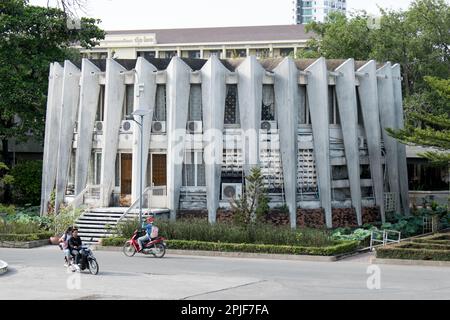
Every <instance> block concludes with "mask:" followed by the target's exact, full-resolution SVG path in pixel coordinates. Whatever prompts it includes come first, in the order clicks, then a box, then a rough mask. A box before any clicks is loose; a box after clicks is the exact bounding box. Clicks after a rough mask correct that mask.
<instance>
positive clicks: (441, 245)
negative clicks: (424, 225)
mask: <svg viewBox="0 0 450 320" xmlns="http://www.w3.org/2000/svg"><path fill="white" fill-rule="evenodd" d="M401 247H402V248H408V249H430V250H450V244H446V243H428V242H426V243H422V242H411V243H404V244H402V246H401Z"/></svg>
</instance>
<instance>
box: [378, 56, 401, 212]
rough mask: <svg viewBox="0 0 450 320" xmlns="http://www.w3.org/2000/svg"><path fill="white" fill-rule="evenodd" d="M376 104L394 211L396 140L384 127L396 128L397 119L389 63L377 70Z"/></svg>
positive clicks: (397, 186)
mask: <svg viewBox="0 0 450 320" xmlns="http://www.w3.org/2000/svg"><path fill="white" fill-rule="evenodd" d="M377 75H378V77H377V80H378V81H377V83H378V106H379V112H380V120H381V122H380V123H381V135H382V137H383V141H384V147H385V150H386V168H387V172H388V181H389V189H390V192H393V193H394V198H395V203H396V212H397V213H398V212H400V184H399V179H398V177H399V174H398V170H399V168H398V152H397V140H395V139H394V138H392V137H391V136H389V134H388V133H387V131H386V128H396V127H397V119H396V112H395V103H394V85H393V82H392V68H391V63H390V62H388V63H386V64H385V65H384V66H383V67H381V68H380V69H378V70H377Z"/></svg>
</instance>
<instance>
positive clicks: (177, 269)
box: [0, 246, 450, 300]
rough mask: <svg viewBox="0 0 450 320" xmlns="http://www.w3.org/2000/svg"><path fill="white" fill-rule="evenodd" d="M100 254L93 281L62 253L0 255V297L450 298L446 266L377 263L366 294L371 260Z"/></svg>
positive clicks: (40, 250) (36, 251)
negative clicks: (376, 280) (3, 266)
mask: <svg viewBox="0 0 450 320" xmlns="http://www.w3.org/2000/svg"><path fill="white" fill-rule="evenodd" d="M95 254H96V256H97V259H98V261H99V264H100V273H99V275H97V276H92V275H90V274H88V273H81V274H74V273H67V272H66V269H65V268H64V267H63V260H62V255H61V252H60V251H59V250H58V249H57V247H51V246H48V247H43V248H37V249H32V250H24V249H0V259H2V260H5V261H7V262H8V263H9V265H10V271H9V272H8V273H7V274H5V275H3V276H0V299H18V298H20V299H193V300H196V299H205V300H207V299H221V300H222V299H224V300H228V299H238V300H240V299H276V300H277V299H281V300H297V299H450V268H448V267H447V268H446V267H419V266H417V267H416V266H393V265H380V266H379V268H380V270H381V274H380V275H381V289H379V290H369V289H368V288H367V279H368V277H369V276H370V275H369V274H367V268H368V266H369V265H370V262H369V259H370V256H368V255H365V256H362V257H357V258H350V259H348V260H344V261H339V262H304V261H285V260H267V259H245V258H220V257H196V256H180V255H171V254H170V251H169V253H168V255H167V256H166V257H165V258H164V259H155V258H151V257H143V256H142V257H138V256H137V257H134V258H127V257H125V256H124V255H123V254H122V253H120V252H104V251H97V252H95ZM78 287H80V289H77V288H78Z"/></svg>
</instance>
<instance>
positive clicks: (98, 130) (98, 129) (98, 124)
mask: <svg viewBox="0 0 450 320" xmlns="http://www.w3.org/2000/svg"><path fill="white" fill-rule="evenodd" d="M94 133H95V134H103V121H95V125H94Z"/></svg>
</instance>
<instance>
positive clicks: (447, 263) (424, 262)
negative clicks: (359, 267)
mask: <svg viewBox="0 0 450 320" xmlns="http://www.w3.org/2000/svg"><path fill="white" fill-rule="evenodd" d="M372 263H374V264H394V265H402V266H428V267H450V261H428V260H406V259H380V258H374V259H373V260H372Z"/></svg>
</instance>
